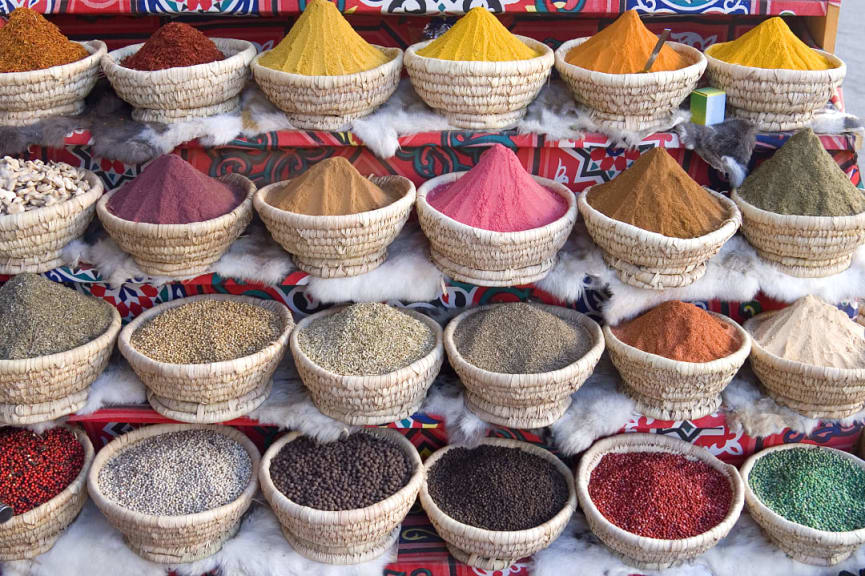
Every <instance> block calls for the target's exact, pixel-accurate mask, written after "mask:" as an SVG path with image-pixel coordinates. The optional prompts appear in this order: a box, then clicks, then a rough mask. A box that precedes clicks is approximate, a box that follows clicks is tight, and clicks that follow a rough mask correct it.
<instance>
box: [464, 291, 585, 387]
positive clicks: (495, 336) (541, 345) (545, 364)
mask: <svg viewBox="0 0 865 576" xmlns="http://www.w3.org/2000/svg"><path fill="white" fill-rule="evenodd" d="M454 343H455V344H456V347H457V350H458V351H459V353H460V354H462V356H463V357H464V358H465V359H466V360H468V361H469V362H470V363H472V364H474V365H475V366H477V367H478V368H483V369H484V370H489V371H490V372H499V373H505V374H537V373H539V372H550V371H552V370H559V369H560V368H564V367H565V366H567V365H569V364H573V363H574V362H576V361H577V360H579V359H580V358H582V357H583V356H584V355H585V354H586V352H588V351H589V349H590V348H591V347H592V338H591V335H590V334H589V333H588V331H587V330H585V329H584V328H583V327H582V326H580V325H579V324H577V323H575V322H568V321H566V320H563V319H561V318H559V317H558V316H556V315H555V314H551V313H549V312H547V311H546V310H544V309H543V308H540V307H538V306H533V305H531V304H524V303H512V304H499V305H497V306H494V307H492V308H490V309H488V310H484V311H481V312H475V313H474V314H472V315H470V316H469V317H468V318H466V319H465V320H463V321H461V322H460V323H459V325H458V326H457V328H456V330H454Z"/></svg>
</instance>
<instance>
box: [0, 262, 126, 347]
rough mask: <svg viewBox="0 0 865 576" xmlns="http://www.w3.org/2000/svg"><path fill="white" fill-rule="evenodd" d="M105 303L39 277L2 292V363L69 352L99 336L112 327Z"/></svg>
mask: <svg viewBox="0 0 865 576" xmlns="http://www.w3.org/2000/svg"><path fill="white" fill-rule="evenodd" d="M112 317H113V313H112V311H111V305H110V304H108V303H107V302H104V301H102V300H99V299H97V298H93V297H91V296H85V295H84V294H81V293H79V292H76V291H75V290H72V289H71V288H67V287H65V286H63V285H62V284H58V283H57V282H52V281H51V280H48V279H46V278H43V277H42V276H37V275H36V274H19V275H18V276H15V277H14V278H12V279H11V280H9V281H8V282H7V283H6V284H4V285H3V286H2V287H0V359H2V360H20V359H22V358H35V357H37V356H47V355H48V354H56V353H58V352H65V351H67V350H71V349H72V348H76V347H78V346H82V345H84V344H86V343H88V342H90V341H91V340H94V339H95V338H97V337H98V336H101V335H102V334H103V333H104V332H105V331H106V330H107V329H108V326H110V325H111V320H112Z"/></svg>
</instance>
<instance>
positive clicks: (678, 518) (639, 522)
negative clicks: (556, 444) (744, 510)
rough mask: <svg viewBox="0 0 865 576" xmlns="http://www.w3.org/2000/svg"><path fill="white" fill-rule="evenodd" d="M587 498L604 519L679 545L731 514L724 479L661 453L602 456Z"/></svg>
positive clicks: (704, 467) (696, 464)
mask: <svg viewBox="0 0 865 576" xmlns="http://www.w3.org/2000/svg"><path fill="white" fill-rule="evenodd" d="M589 497H590V498H591V499H592V502H593V503H594V504H595V506H596V507H597V508H598V511H599V512H600V513H601V514H603V516H604V518H606V519H607V520H609V521H610V522H612V523H613V524H615V525H616V526H618V527H619V528H621V529H623V530H627V531H628V532H631V533H633V534H638V535H640V536H645V537H647V538H661V539H665V540H679V539H681V538H690V537H691V536H696V535H697V534H702V533H703V532H706V531H707V530H710V529H711V528H713V527H714V526H717V525H718V524H719V523H720V522H721V521H722V520H723V519H724V517H725V516H726V515H727V512H728V511H729V510H730V504H731V503H732V501H733V491H732V489H731V488H730V483H729V482H728V481H727V478H726V477H725V476H724V475H723V474H722V473H721V472H719V471H717V470H715V469H714V468H712V467H711V466H709V465H708V464H706V463H704V462H700V461H699V460H691V459H688V458H685V457H684V456H680V455H678V454H670V453H666V452H628V453H620V454H607V455H606V456H604V457H603V458H601V461H600V463H599V464H598V465H597V467H595V469H594V470H592V474H591V477H590V479H589Z"/></svg>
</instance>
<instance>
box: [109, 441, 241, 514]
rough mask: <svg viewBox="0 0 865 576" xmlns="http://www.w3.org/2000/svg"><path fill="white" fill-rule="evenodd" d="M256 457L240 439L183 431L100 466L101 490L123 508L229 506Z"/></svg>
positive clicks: (158, 510) (161, 510) (162, 510)
mask: <svg viewBox="0 0 865 576" xmlns="http://www.w3.org/2000/svg"><path fill="white" fill-rule="evenodd" d="M251 476H252V461H251V460H250V458H249V454H248V453H247V452H246V449H245V448H244V447H243V446H242V445H240V444H239V443H238V442H236V441H235V440H233V439H231V438H229V437H228V436H225V435H223V434H220V433H218V432H214V431H213V430H202V429H197V430H183V431H180V432H168V433H166V434H160V435H158V436H151V437H149V438H145V439H143V440H140V441H138V442H135V443H134V444H131V445H130V446H129V447H127V448H125V449H124V450H122V451H120V452H118V453H117V454H115V455H114V456H113V457H112V458H111V459H110V460H108V462H106V463H105V466H103V467H102V469H101V470H99V478H98V482H99V489H100V490H101V491H102V493H103V494H104V495H105V497H106V498H108V499H109V500H111V501H113V502H114V503H116V504H117V505H119V506H122V507H123V508H127V509H129V510H134V511H135V512H141V513H142V514H152V515H157V516H183V515H186V514H196V513H198V512H205V511H207V510H213V509H214V508H218V507H220V506H225V505H226V504H229V503H231V502H233V501H235V500H237V498H238V497H240V495H241V494H242V493H243V491H244V490H245V489H246V487H247V485H248V484H249V479H250V478H251Z"/></svg>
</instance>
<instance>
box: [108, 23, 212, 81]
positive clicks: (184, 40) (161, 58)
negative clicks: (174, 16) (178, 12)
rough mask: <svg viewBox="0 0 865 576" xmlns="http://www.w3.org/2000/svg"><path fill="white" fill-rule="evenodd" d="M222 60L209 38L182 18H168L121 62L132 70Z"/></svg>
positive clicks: (161, 68)
mask: <svg viewBox="0 0 865 576" xmlns="http://www.w3.org/2000/svg"><path fill="white" fill-rule="evenodd" d="M218 60H225V55H224V54H223V53H222V52H221V51H220V50H219V48H217V47H216V44H214V43H213V40H211V39H210V38H208V37H207V36H205V35H204V34H202V33H201V32H199V31H198V30H196V29H195V28H193V27H192V26H190V25H189V24H184V23H182V22H170V23H168V24H166V25H165V26H162V27H161V28H160V29H159V30H157V31H156V32H154V33H153V36H151V37H150V39H149V40H147V42H145V43H144V46H142V47H141V48H140V49H139V50H138V52H136V53H135V54H133V55H132V56H129V57H128V58H126V59H125V60H123V62H122V65H123V66H126V67H127V68H133V69H135V70H147V71H151V72H152V71H154V70H164V69H166V68H180V67H183V66H195V65H196V64H207V63H209V62H216V61H218Z"/></svg>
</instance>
